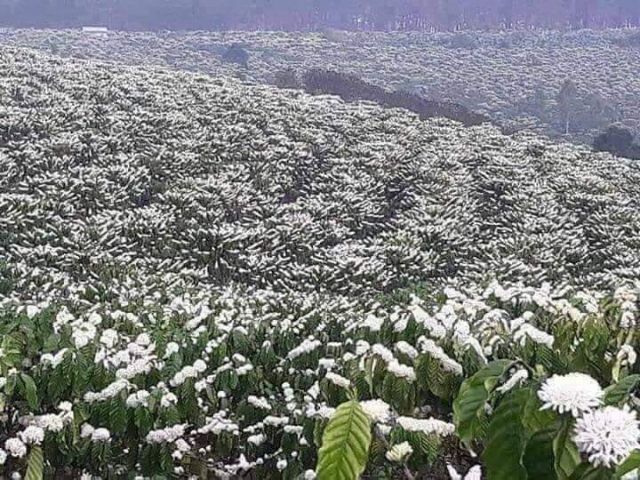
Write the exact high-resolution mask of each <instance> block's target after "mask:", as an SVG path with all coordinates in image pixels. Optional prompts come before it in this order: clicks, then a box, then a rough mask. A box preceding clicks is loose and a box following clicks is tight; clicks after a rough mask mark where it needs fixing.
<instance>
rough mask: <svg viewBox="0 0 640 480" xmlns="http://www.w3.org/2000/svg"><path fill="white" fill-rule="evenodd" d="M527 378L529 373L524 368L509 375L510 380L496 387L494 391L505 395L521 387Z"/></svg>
mask: <svg viewBox="0 0 640 480" xmlns="http://www.w3.org/2000/svg"><path fill="white" fill-rule="evenodd" d="M528 378H529V372H528V371H527V370H525V369H524V368H521V369H520V370H518V371H517V372H516V373H514V374H513V375H511V378H510V379H509V380H507V381H506V382H504V384H503V385H502V386H500V387H498V388H497V389H496V390H497V391H498V392H500V393H506V392H508V391H509V390H511V389H513V388H514V387H516V386H517V385H521V384H522V383H523V382H525V381H526V380H527V379H528Z"/></svg>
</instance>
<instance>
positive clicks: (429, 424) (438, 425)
mask: <svg viewBox="0 0 640 480" xmlns="http://www.w3.org/2000/svg"><path fill="white" fill-rule="evenodd" d="M397 422H398V425H400V426H401V427H402V428H403V429H404V430H406V431H407V432H422V433H424V434H425V435H431V434H435V435H438V436H440V437H444V436H447V435H452V434H453V432H454V431H455V425H453V424H451V423H448V422H443V421H442V420H438V419H437V418H427V419H419V418H413V417H398V420H397Z"/></svg>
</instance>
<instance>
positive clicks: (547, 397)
mask: <svg viewBox="0 0 640 480" xmlns="http://www.w3.org/2000/svg"><path fill="white" fill-rule="evenodd" d="M603 395H604V392H603V390H602V388H600V385H599V384H598V382H597V381H595V380H594V379H593V378H591V377H590V376H589V375H585V374H584V373H569V374H567V375H554V376H552V377H551V378H549V379H548V380H547V381H546V382H544V384H543V385H542V388H541V389H540V390H539V391H538V397H539V398H540V400H542V402H544V405H543V406H542V410H546V409H552V410H555V411H556V412H558V413H569V412H571V414H572V415H573V416H574V417H578V416H580V414H582V413H585V412H589V411H591V410H593V409H594V408H597V407H598V406H600V404H601V403H602V397H603Z"/></svg>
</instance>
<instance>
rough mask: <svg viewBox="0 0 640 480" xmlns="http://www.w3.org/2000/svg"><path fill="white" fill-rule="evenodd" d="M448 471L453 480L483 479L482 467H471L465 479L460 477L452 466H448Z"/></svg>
mask: <svg viewBox="0 0 640 480" xmlns="http://www.w3.org/2000/svg"><path fill="white" fill-rule="evenodd" d="M447 471H448V472H449V478H450V479H451V480H481V479H482V470H481V468H480V465H475V466H474V467H471V468H470V469H469V471H468V472H467V474H466V475H465V476H464V477H463V476H462V475H460V474H459V473H458V472H457V471H456V469H455V468H453V467H452V466H451V465H448V464H447Z"/></svg>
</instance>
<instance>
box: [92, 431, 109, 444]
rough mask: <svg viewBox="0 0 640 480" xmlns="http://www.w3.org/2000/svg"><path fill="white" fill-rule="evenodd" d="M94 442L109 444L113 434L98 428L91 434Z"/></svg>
mask: <svg viewBox="0 0 640 480" xmlns="http://www.w3.org/2000/svg"><path fill="white" fill-rule="evenodd" d="M91 440H92V441H93V442H108V441H109V440H111V432H109V430H107V429H106V428H96V429H95V430H94V431H93V433H92V434H91Z"/></svg>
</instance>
